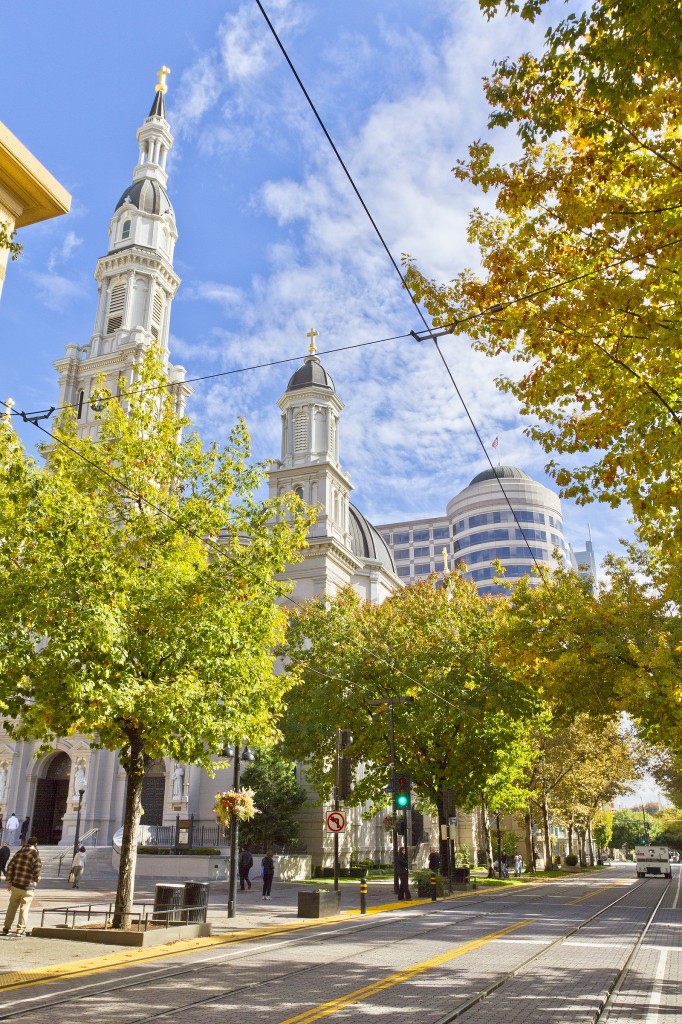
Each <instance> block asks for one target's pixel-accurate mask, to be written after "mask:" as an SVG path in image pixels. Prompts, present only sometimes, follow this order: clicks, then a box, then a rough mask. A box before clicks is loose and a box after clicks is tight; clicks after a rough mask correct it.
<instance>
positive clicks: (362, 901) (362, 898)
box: [360, 878, 367, 914]
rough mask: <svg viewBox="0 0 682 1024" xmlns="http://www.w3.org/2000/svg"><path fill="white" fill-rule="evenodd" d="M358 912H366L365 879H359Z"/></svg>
mask: <svg viewBox="0 0 682 1024" xmlns="http://www.w3.org/2000/svg"><path fill="white" fill-rule="evenodd" d="M360 913H361V914H366V913H367V879H366V878H361V879H360Z"/></svg>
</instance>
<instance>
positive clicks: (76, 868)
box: [69, 846, 87, 889]
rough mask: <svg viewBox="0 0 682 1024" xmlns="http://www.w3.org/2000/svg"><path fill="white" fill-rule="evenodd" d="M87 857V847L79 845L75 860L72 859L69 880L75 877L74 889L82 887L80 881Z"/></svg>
mask: <svg viewBox="0 0 682 1024" xmlns="http://www.w3.org/2000/svg"><path fill="white" fill-rule="evenodd" d="M86 858H87V854H86V852H85V847H84V846H79V847H78V850H77V852H76V854H75V855H74V858H73V860H72V861H71V872H70V874H69V881H71V879H73V885H72V886H71V888H72V889H79V888H80V886H79V882H80V880H81V875H82V874H83V871H84V869H85V861H86Z"/></svg>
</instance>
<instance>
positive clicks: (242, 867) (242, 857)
mask: <svg viewBox="0 0 682 1024" xmlns="http://www.w3.org/2000/svg"><path fill="white" fill-rule="evenodd" d="M238 866H239V888H240V889H241V890H242V891H243V889H244V883H246V885H248V887H249V889H250V888H251V881H250V879H249V871H250V870H251V868H252V867H253V856H252V854H251V851H250V850H249V848H248V846H243V847H242V852H241V853H240V854H239V865H238Z"/></svg>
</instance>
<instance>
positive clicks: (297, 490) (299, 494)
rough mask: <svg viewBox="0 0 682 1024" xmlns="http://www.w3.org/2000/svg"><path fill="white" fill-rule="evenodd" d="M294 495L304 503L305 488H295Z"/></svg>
mask: <svg viewBox="0 0 682 1024" xmlns="http://www.w3.org/2000/svg"><path fill="white" fill-rule="evenodd" d="M294 494H295V495H296V497H297V498H300V499H301V501H303V488H302V487H294Z"/></svg>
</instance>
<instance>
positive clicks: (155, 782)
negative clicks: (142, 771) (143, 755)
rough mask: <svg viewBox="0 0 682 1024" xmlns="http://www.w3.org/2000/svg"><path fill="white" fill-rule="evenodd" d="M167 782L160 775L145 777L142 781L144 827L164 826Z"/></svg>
mask: <svg viewBox="0 0 682 1024" xmlns="http://www.w3.org/2000/svg"><path fill="white" fill-rule="evenodd" d="M165 790H166V780H165V778H164V777H163V776H159V775H145V777H144V779H143V780H142V807H143V808H144V814H143V816H142V824H143V825H163V798H164V794H165Z"/></svg>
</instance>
